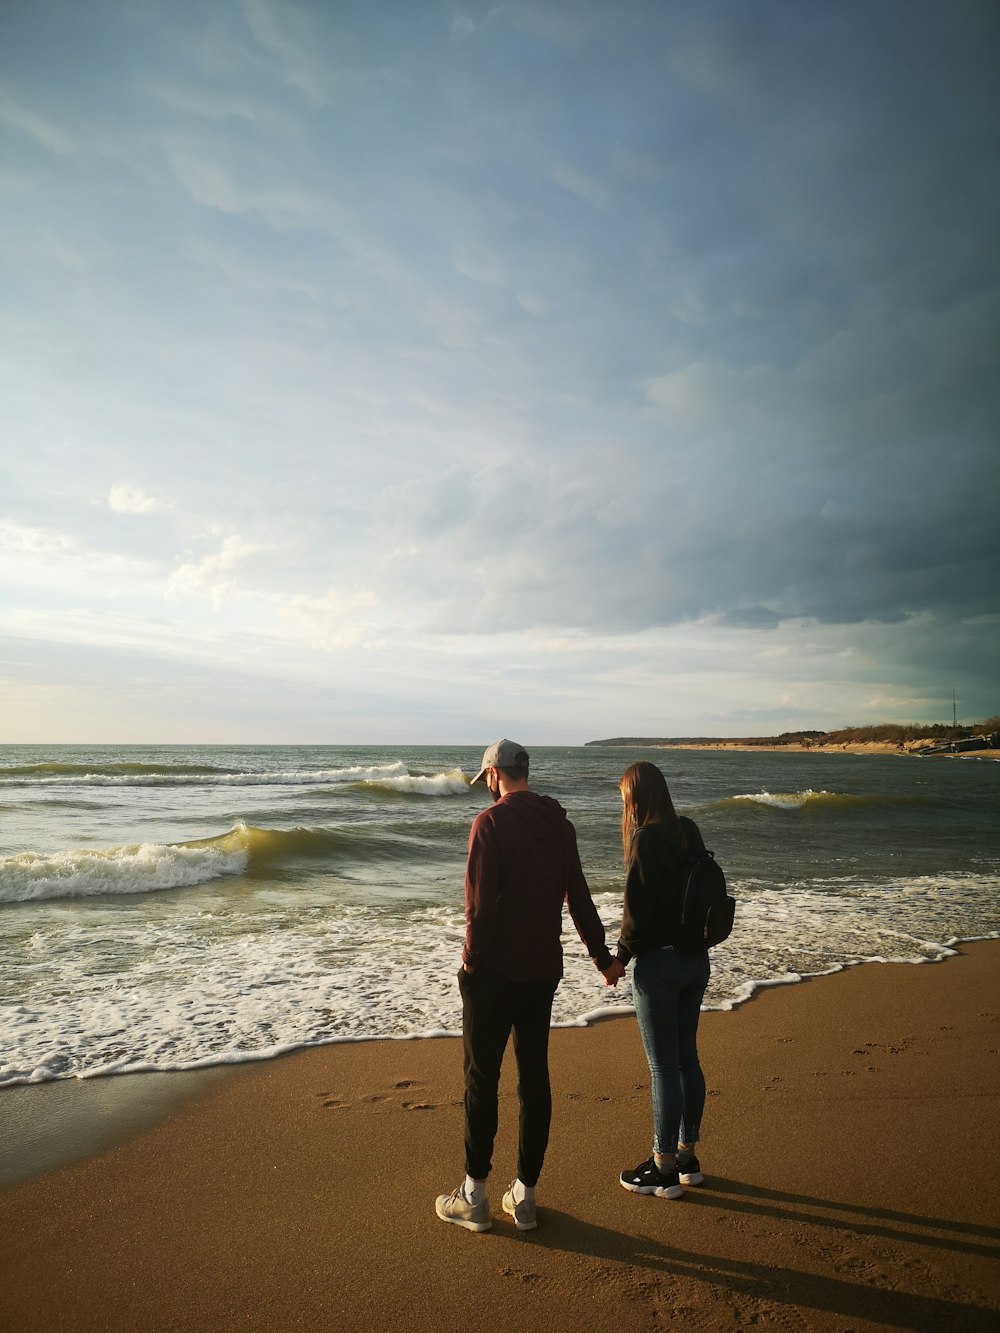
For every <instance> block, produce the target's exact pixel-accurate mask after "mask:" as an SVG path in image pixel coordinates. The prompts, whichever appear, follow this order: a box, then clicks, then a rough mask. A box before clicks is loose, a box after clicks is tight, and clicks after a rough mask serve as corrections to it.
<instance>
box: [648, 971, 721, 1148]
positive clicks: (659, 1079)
mask: <svg viewBox="0 0 1000 1333" xmlns="http://www.w3.org/2000/svg"><path fill="white" fill-rule="evenodd" d="M710 975H711V965H710V963H709V961H708V950H707V949H706V950H705V951H704V952H703V953H680V952H679V951H678V950H677V949H671V948H665V949H652V950H651V951H650V952H649V953H644V954H643V955H642V956H641V957H640V958H637V959H636V962H635V967H634V968H633V970H632V997H633V1000H634V1002H635V1016H636V1018H637V1019H638V1020H639V1031H640V1033H641V1034H642V1044H643V1046H644V1047H645V1049H646V1059H647V1060H648V1061H649V1072H650V1074H651V1075H652V1079H653V1151H654V1152H659V1153H674V1152H676V1151H677V1144H678V1141H680V1142H681V1143H685V1144H688V1145H690V1144H693V1143H697V1142H698V1134H699V1131H700V1129H701V1116H702V1112H703V1111H704V1109H705V1076H704V1074H703V1073H702V1072H701V1065H700V1064H699V1063H698V1017H699V1015H700V1013H701V1002H702V999H703V998H704V995H705V988H706V987H707V985H708V978H709V976H710Z"/></svg>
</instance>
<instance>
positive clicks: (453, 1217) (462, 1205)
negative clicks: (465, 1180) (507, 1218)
mask: <svg viewBox="0 0 1000 1333" xmlns="http://www.w3.org/2000/svg"><path fill="white" fill-rule="evenodd" d="M434 1208H435V1210H436V1212H437V1215H438V1217H440V1219H441V1221H442V1222H454V1223H455V1225H456V1226H457V1227H465V1229H466V1231H489V1229H490V1227H491V1226H492V1225H493V1218H492V1217H491V1216H490V1201H489V1199H483V1200H482V1202H481V1203H469V1201H468V1199H467V1198H466V1197H465V1194H464V1193H463V1191H462V1186H461V1185H459V1187H458V1189H457V1190H454V1191H453V1192H452V1193H451V1194H439V1195H438V1197H437V1201H436V1202H435V1204H434Z"/></svg>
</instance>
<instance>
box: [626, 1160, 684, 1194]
mask: <svg viewBox="0 0 1000 1333" xmlns="http://www.w3.org/2000/svg"><path fill="white" fill-rule="evenodd" d="M618 1179H619V1180H620V1181H621V1184H622V1188H623V1189H627V1190H631V1192H632V1193H633V1194H655V1195H656V1197H657V1198H658V1199H679V1198H680V1197H681V1195H682V1194H683V1193H684V1191H683V1190H682V1189H681V1183H680V1179H679V1177H678V1174H677V1172H676V1171H666V1172H664V1171H660V1170H659V1168H658V1167H657V1165H656V1160H655V1158H652V1157H647V1159H646V1160H645V1161H644V1162H640V1163H639V1165H638V1166H637V1167H634V1168H633V1169H632V1170H631V1171H623V1172H622V1173H621V1175H620V1176H619V1177H618Z"/></svg>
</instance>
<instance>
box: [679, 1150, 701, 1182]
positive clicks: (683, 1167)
mask: <svg viewBox="0 0 1000 1333" xmlns="http://www.w3.org/2000/svg"><path fill="white" fill-rule="evenodd" d="M677 1175H678V1177H679V1178H680V1182H681V1184H682V1185H700V1184H701V1182H702V1181H703V1180H704V1179H705V1177H704V1176H703V1175H702V1173H701V1163H700V1162H699V1161H698V1159H697V1157H695V1156H694V1155H693V1154H692V1156H690V1157H689V1158H688V1159H687V1161H686V1162H680V1161H679V1162H678V1163H677Z"/></svg>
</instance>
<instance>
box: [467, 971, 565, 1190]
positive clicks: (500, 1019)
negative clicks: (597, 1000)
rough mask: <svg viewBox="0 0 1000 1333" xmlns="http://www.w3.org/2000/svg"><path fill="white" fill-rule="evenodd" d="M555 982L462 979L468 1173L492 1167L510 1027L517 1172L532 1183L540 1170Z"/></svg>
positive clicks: (490, 975) (495, 976) (482, 1175)
mask: <svg viewBox="0 0 1000 1333" xmlns="http://www.w3.org/2000/svg"><path fill="white" fill-rule="evenodd" d="M558 985H559V982H558V981H520V982H518V981H510V980H509V979H508V978H507V977H504V976H501V975H500V973H499V972H491V971H490V970H489V968H481V969H480V970H479V971H477V972H473V973H472V975H471V976H470V975H469V973H468V972H466V971H465V969H464V968H463V969H462V970H461V971H460V972H459V974H458V988H459V990H460V991H461V993H462V1042H463V1047H464V1052H465V1169H466V1171H467V1172H468V1173H469V1175H470V1176H472V1178H473V1179H474V1180H485V1179H486V1177H487V1176H488V1175H489V1173H490V1168H491V1167H492V1165H493V1140H494V1139H495V1138H496V1132H497V1085H498V1084H499V1082H500V1066H501V1064H502V1063H503V1055H504V1051H505V1050H506V1049H507V1039H508V1037H509V1036H510V1034H511V1031H512V1030H513V1033H514V1054H515V1056H516V1057H517V1074H518V1085H517V1093H518V1097H519V1098H520V1102H521V1118H520V1132H519V1137H518V1158H517V1174H518V1176H519V1177H520V1179H521V1180H522V1181H523V1182H524V1184H525V1185H534V1184H535V1183H536V1182H537V1180H538V1177H539V1175H540V1174H541V1170H542V1162H543V1161H544V1159H545V1149H546V1147H547V1146H548V1142H549V1125H550V1123H551V1120H552V1092H551V1089H550V1086H549V1024H550V1023H551V1021H552V998H553V996H554V995H555V993H556V987H557V986H558Z"/></svg>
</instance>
